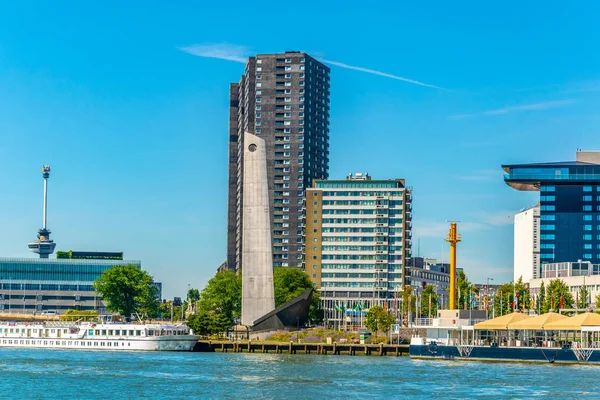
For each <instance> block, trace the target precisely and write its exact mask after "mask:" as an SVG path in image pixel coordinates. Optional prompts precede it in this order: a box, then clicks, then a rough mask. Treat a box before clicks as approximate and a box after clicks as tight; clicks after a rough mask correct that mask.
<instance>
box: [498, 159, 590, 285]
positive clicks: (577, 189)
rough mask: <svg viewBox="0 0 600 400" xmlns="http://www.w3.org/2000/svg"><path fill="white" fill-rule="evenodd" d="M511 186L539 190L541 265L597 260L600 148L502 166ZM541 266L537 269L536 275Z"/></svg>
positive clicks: (506, 180)
mask: <svg viewBox="0 0 600 400" xmlns="http://www.w3.org/2000/svg"><path fill="white" fill-rule="evenodd" d="M502 168H503V169H504V171H505V172H506V175H505V176H504V181H505V182H506V183H507V184H508V185H509V186H510V187H512V188H514V189H516V190H527V191H539V192H540V235H539V236H540V242H539V243H540V264H545V263H562V262H575V261H578V260H582V261H584V262H590V263H592V264H596V263H600V152H591V151H577V155H576V159H575V161H567V162H550V163H539V164H514V165H503V166H502ZM541 270H542V265H540V266H539V268H538V271H537V273H538V275H537V276H538V277H541Z"/></svg>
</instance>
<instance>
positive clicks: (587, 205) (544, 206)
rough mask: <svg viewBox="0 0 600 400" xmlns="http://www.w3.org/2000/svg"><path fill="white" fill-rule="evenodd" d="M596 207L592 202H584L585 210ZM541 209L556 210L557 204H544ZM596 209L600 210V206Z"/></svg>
mask: <svg viewBox="0 0 600 400" xmlns="http://www.w3.org/2000/svg"><path fill="white" fill-rule="evenodd" d="M593 209H594V207H593V206H592V205H591V204H584V205H583V211H592V210H593ZM540 210H541V211H556V206H554V205H548V204H544V205H541V206H540ZM596 211H600V206H596Z"/></svg>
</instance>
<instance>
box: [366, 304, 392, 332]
mask: <svg viewBox="0 0 600 400" xmlns="http://www.w3.org/2000/svg"><path fill="white" fill-rule="evenodd" d="M394 322H395V319H394V317H393V316H392V315H391V314H390V313H389V312H387V310H385V309H384V308H383V307H382V306H379V305H377V306H373V307H371V308H369V310H368V311H367V318H366V320H365V326H366V327H367V328H368V329H369V330H370V331H371V332H374V333H375V339H377V332H378V331H382V332H384V333H386V332H388V331H389V330H390V327H391V326H392V324H393V323H394Z"/></svg>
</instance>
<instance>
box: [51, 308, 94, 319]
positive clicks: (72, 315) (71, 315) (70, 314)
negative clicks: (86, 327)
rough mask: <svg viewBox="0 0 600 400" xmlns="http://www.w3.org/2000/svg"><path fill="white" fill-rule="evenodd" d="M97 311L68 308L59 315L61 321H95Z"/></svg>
mask: <svg viewBox="0 0 600 400" xmlns="http://www.w3.org/2000/svg"><path fill="white" fill-rule="evenodd" d="M97 319H98V312H97V311H94V310H73V309H68V310H67V311H65V313H64V314H63V315H61V316H60V320H61V321H78V320H81V321H96V320H97Z"/></svg>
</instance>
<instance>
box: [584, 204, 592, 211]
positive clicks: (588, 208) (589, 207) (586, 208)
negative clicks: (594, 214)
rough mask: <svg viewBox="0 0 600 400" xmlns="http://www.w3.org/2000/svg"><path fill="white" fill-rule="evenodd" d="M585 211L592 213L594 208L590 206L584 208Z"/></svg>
mask: <svg viewBox="0 0 600 400" xmlns="http://www.w3.org/2000/svg"><path fill="white" fill-rule="evenodd" d="M583 211H592V206H590V205H585V206H583Z"/></svg>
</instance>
